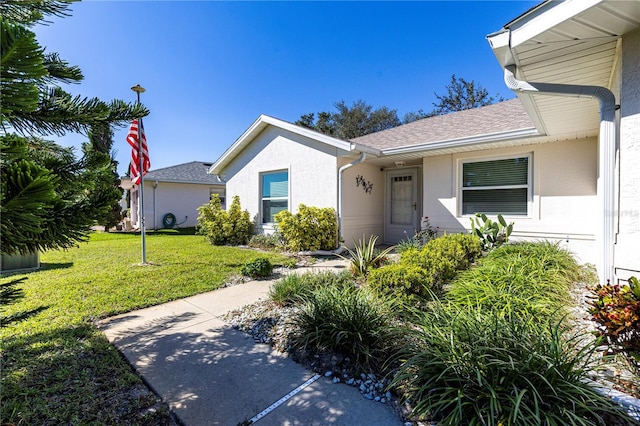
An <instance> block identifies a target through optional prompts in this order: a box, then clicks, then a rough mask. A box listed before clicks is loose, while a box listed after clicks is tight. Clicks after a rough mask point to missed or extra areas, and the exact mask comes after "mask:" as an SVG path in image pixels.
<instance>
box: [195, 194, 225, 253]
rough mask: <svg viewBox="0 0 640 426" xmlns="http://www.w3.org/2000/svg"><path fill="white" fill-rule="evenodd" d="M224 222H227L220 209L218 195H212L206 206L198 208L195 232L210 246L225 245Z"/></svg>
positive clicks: (220, 204) (223, 212)
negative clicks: (207, 241) (206, 240)
mask: <svg viewBox="0 0 640 426" xmlns="http://www.w3.org/2000/svg"><path fill="white" fill-rule="evenodd" d="M225 222H227V214H226V212H225V211H224V210H223V209H222V202H221V201H220V197H219V196H218V194H213V195H212V196H211V200H209V202H208V203H207V204H205V205H203V206H200V207H198V225H197V226H196V232H197V233H198V234H200V235H204V236H205V237H206V238H207V239H208V240H209V242H210V243H211V244H214V245H217V246H218V245H223V244H226V242H227V237H226V235H225V231H224V224H225Z"/></svg>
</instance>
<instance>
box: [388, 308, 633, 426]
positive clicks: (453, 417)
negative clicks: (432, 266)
mask: <svg viewBox="0 0 640 426" xmlns="http://www.w3.org/2000/svg"><path fill="white" fill-rule="evenodd" d="M432 308H433V309H432V310H431V311H430V312H427V313H424V314H422V315H421V316H420V317H419V319H417V320H416V321H415V325H416V326H417V327H416V328H414V329H413V334H412V336H411V338H410V339H409V342H413V344H412V345H411V347H409V348H407V351H406V353H405V354H403V355H399V356H401V357H402V356H404V355H406V356H407V358H405V359H407V361H406V362H404V363H403V364H402V365H401V367H400V369H399V371H398V373H397V374H396V376H395V377H394V379H393V381H392V386H394V387H395V388H396V389H398V390H399V391H400V392H401V394H402V396H403V398H404V399H409V400H410V401H411V403H412V404H413V416H415V418H416V419H425V420H431V421H435V422H437V423H438V424H439V425H461V424H466V425H473V424H476V425H481V424H486V425H545V424H546V425H553V424H555V425H560V424H562V425H564V424H574V425H605V424H632V422H631V421H630V419H629V418H628V416H626V414H625V413H624V411H623V410H622V409H621V408H620V407H619V406H617V405H616V404H615V403H614V402H613V401H612V400H611V399H610V398H608V397H607V396H604V395H602V394H600V393H598V392H597V391H596V390H595V389H594V388H593V387H592V386H591V385H589V384H588V383H587V378H588V375H589V373H590V371H589V365H591V363H592V359H594V354H595V353H596V352H595V351H596V346H595V344H594V343H593V342H586V341H583V340H582V337H580V336H577V335H575V336H573V337H566V336H567V334H568V333H570V331H569V329H567V328H565V327H564V326H562V325H559V324H558V323H553V322H550V323H547V325H546V326H545V329H544V330H541V328H540V327H538V326H531V325H530V324H528V323H527V322H525V321H518V320H514V319H513V318H509V317H506V316H500V315H494V313H493V312H486V311H483V310H482V309H473V308H463V309H460V308H459V307H458V306H456V305H441V304H436V305H435V306H434V305H432ZM616 420H620V421H621V423H616Z"/></svg>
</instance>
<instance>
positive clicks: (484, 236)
mask: <svg viewBox="0 0 640 426" xmlns="http://www.w3.org/2000/svg"><path fill="white" fill-rule="evenodd" d="M480 219H482V222H480ZM470 220H471V233H472V234H474V235H477V236H478V237H479V238H480V240H481V241H482V250H484V251H490V250H493V249H494V248H497V247H500V246H501V245H502V244H504V243H506V242H508V241H509V236H510V235H511V232H512V231H513V222H511V223H509V224H507V221H506V220H504V218H503V217H502V215H501V214H499V215H498V221H497V222H494V221H492V220H491V219H489V218H488V217H487V215H486V214H484V213H476V217H475V220H474V218H470Z"/></svg>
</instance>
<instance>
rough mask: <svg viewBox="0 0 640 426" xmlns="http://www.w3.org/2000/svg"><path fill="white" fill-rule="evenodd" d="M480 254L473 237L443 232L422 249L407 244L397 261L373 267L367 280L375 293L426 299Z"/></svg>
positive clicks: (437, 291) (438, 290)
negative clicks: (409, 246)
mask: <svg viewBox="0 0 640 426" xmlns="http://www.w3.org/2000/svg"><path fill="white" fill-rule="evenodd" d="M480 254H481V251H480V242H479V241H478V239H477V238H476V237H474V236H471V235H463V234H450V235H444V236H442V237H439V238H436V239H433V240H431V241H429V242H427V244H425V246H424V247H423V248H422V249H417V248H415V247H411V248H407V249H406V250H405V251H404V252H402V254H401V257H400V262H399V263H398V264H395V265H388V266H385V267H383V268H380V269H379V270H376V271H373V272H372V273H371V274H370V275H369V278H368V280H367V284H368V285H369V286H370V287H371V288H372V289H373V290H374V291H375V292H376V293H377V294H388V295H393V296H395V297H399V298H400V299H402V300H403V301H407V302H409V303H411V304H413V303H415V302H416V301H418V300H420V299H422V300H429V299H431V298H432V297H433V295H434V294H438V293H440V292H441V291H442V289H443V287H444V286H445V285H446V284H448V283H449V282H450V281H451V280H452V279H453V278H454V277H455V276H456V274H457V273H458V270H460V269H464V268H468V267H469V264H470V263H472V262H474V261H475V260H476V258H477V257H478V256H480ZM416 298H417V300H416Z"/></svg>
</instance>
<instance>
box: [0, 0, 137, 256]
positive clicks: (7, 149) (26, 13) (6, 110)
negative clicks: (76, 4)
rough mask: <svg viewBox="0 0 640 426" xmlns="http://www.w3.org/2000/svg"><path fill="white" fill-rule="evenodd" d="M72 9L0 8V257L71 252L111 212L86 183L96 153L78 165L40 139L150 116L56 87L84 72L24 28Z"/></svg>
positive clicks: (106, 199) (49, 4)
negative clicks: (64, 249) (98, 220)
mask: <svg viewBox="0 0 640 426" xmlns="http://www.w3.org/2000/svg"><path fill="white" fill-rule="evenodd" d="M71 2H72V1H65V0H57V1H56V0H50V1H44V0H41V1H18V0H5V1H3V2H1V3H0V15H1V17H0V27H1V28H0V31H1V34H0V35H1V37H0V85H1V87H0V88H1V93H2V102H1V109H0V126H1V127H2V131H3V134H2V136H0V168H1V170H0V174H1V177H0V179H1V181H0V187H1V188H0V189H1V192H0V215H1V221H0V231H1V232H2V247H1V249H0V250H1V252H2V253H7V254H15V253H23V254H24V253H30V252H31V253H33V252H36V251H38V250H49V249H57V248H68V247H72V246H74V245H75V244H76V243H77V242H79V241H82V240H84V239H86V236H87V234H88V232H89V230H90V226H91V225H93V224H94V223H95V219H96V218H99V217H100V214H102V213H104V212H105V211H106V209H107V207H108V206H111V203H112V200H113V196H112V194H111V195H109V194H107V191H103V190H100V189H99V188H95V187H93V186H92V183H91V182H90V181H89V180H90V176H91V174H92V173H97V172H96V169H92V167H94V166H95V167H97V168H98V169H101V168H102V167H103V165H104V164H105V163H104V162H103V160H100V159H98V157H99V156H97V154H96V155H94V154H95V152H94V151H96V150H93V148H92V149H91V151H92V152H91V153H90V155H88V156H87V157H84V158H82V159H77V158H76V157H75V155H74V152H73V150H72V149H70V148H64V147H61V146H59V145H57V144H55V143H53V142H48V141H46V140H44V139H43V138H44V137H46V136H48V135H58V136H63V135H64V134H65V133H67V132H79V133H85V134H86V132H88V131H89V129H90V128H92V127H93V126H96V128H101V129H104V128H105V126H109V125H125V124H127V123H128V122H129V121H130V120H132V119H134V118H137V117H142V116H146V115H148V113H149V111H148V110H147V109H146V108H144V107H143V106H141V105H137V104H129V103H126V102H124V101H121V100H113V101H111V102H109V103H107V102H103V101H101V100H99V99H97V98H83V97H80V96H75V97H74V96H72V95H71V94H69V93H67V92H65V91H64V90H63V89H62V88H61V87H60V84H63V83H78V82H80V81H81V80H82V79H83V76H82V72H81V71H80V69H79V68H78V67H76V66H71V65H69V64H68V63H67V62H66V61H64V60H62V59H61V58H60V56H59V55H58V54H57V53H47V52H45V49H43V48H42V47H41V46H40V45H39V44H38V42H37V40H36V37H35V34H34V33H33V32H32V31H31V30H30V29H29V27H30V26H32V25H35V24H36V23H38V22H42V21H43V20H44V18H45V17H47V16H67V15H68V10H69V5H70V3H71ZM85 154H88V152H85ZM99 165H100V166H99Z"/></svg>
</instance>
